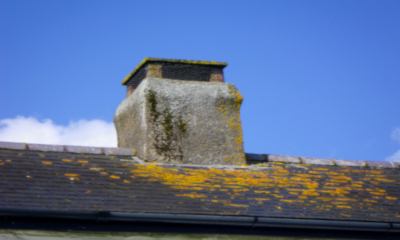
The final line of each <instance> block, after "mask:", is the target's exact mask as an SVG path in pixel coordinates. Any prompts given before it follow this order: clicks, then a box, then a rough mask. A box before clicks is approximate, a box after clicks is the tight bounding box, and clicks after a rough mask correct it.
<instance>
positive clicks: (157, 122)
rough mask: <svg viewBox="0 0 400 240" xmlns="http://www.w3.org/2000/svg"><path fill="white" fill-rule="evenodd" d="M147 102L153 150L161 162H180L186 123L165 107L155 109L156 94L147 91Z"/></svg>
mask: <svg viewBox="0 0 400 240" xmlns="http://www.w3.org/2000/svg"><path fill="white" fill-rule="evenodd" d="M146 98H147V101H148V104H149V109H150V121H151V127H150V130H151V133H150V134H151V136H152V138H153V148H154V149H155V151H156V152H157V154H159V155H160V156H161V157H163V159H162V161H163V162H171V161H173V160H177V161H178V162H181V161H182V146H181V144H182V141H183V138H184V137H185V135H186V122H185V121H183V120H182V116H180V115H176V114H177V113H172V112H171V110H170V108H169V107H168V106H167V107H165V109H158V108H157V101H158V100H157V93H156V92H155V91H153V90H149V91H148V93H147V96H146Z"/></svg>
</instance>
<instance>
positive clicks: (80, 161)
mask: <svg viewBox="0 0 400 240" xmlns="http://www.w3.org/2000/svg"><path fill="white" fill-rule="evenodd" d="M78 163H89V161H85V160H78Z"/></svg>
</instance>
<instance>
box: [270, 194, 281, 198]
mask: <svg viewBox="0 0 400 240" xmlns="http://www.w3.org/2000/svg"><path fill="white" fill-rule="evenodd" d="M271 196H274V197H276V198H283V196H281V195H278V194H271Z"/></svg>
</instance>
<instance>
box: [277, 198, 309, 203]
mask: <svg viewBox="0 0 400 240" xmlns="http://www.w3.org/2000/svg"><path fill="white" fill-rule="evenodd" d="M279 201H281V202H288V203H296V202H304V200H293V199H280V200H279Z"/></svg>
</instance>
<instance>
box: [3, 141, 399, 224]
mask: <svg viewBox="0 0 400 240" xmlns="http://www.w3.org/2000/svg"><path fill="white" fill-rule="evenodd" d="M247 158H248V164H249V165H247V166H235V167H232V166H200V165H173V164H157V163H146V162H143V161H141V160H140V159H138V158H136V157H135V156H134V151H133V150H132V149H118V148H96V147H76V146H57V145H40V144H23V143H8V142H0V194H1V197H0V210H1V211H4V210H7V209H14V210H22V211H26V210H47V211H83V212H85V211H108V212H120V213H160V214H192V215H212V216H253V217H261V218H262V217H265V218H291V219H322V220H339V221H343V220H344V221H371V222H387V223H399V222H400V202H399V199H400V187H399V184H400V168H399V164H398V163H389V162H363V161H345V160H329V159H312V158H301V157H290V156H279V155H256V154H247Z"/></svg>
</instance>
